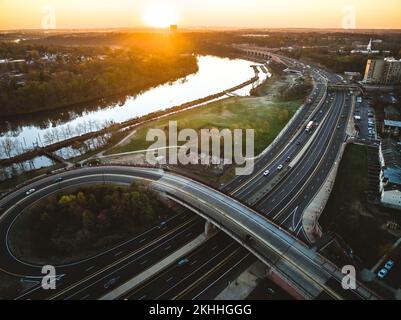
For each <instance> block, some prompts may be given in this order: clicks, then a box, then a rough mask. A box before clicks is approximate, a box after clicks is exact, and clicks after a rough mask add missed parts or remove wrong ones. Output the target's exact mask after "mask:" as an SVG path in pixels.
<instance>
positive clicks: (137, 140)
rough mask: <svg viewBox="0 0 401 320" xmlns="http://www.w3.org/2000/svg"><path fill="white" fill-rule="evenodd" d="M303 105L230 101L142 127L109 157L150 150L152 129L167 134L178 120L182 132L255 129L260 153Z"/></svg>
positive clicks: (244, 99)
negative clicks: (189, 130)
mask: <svg viewBox="0 0 401 320" xmlns="http://www.w3.org/2000/svg"><path fill="white" fill-rule="evenodd" d="M302 103H303V100H295V101H288V102H279V101H277V100H275V99H268V98H267V97H232V98H228V99H225V100H222V101H217V102H214V103H211V104H209V105H205V106H202V107H198V108H196V109H193V110H188V111H185V112H182V113H179V114H176V115H172V116H170V117H168V118H165V119H162V120H158V121H154V122H151V123H149V124H147V125H146V126H142V127H140V128H138V129H137V132H136V134H135V135H134V136H133V138H132V139H131V140H130V141H129V142H128V143H126V144H125V145H122V146H118V147H116V148H114V149H112V150H111V151H110V152H109V154H115V153H122V152H130V151H137V150H144V149H146V148H148V147H149V146H150V145H151V144H152V142H147V141H146V134H147V132H148V130H149V129H151V128H152V129H162V130H164V131H165V132H166V133H167V132H168V122H169V121H177V123H178V130H181V129H184V128H192V129H195V130H196V131H199V130H201V129H213V128H216V129H219V130H222V129H231V130H233V129H243V130H245V129H254V130H255V154H258V153H260V152H261V151H263V150H264V149H265V148H266V147H267V146H268V145H269V144H270V143H271V142H272V141H273V140H274V139H275V137H276V136H277V134H278V133H279V132H280V131H281V130H282V129H283V127H284V126H285V125H286V124H287V122H288V121H289V119H290V118H291V117H292V116H293V115H294V113H295V112H296V110H297V109H298V108H299V106H300V105H301V104H302Z"/></svg>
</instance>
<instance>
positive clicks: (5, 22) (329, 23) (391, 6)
mask: <svg viewBox="0 0 401 320" xmlns="http://www.w3.org/2000/svg"><path fill="white" fill-rule="evenodd" d="M49 23H50V24H49ZM170 23H171V24H175V23H177V24H178V25H179V26H180V27H181V28H188V29H191V28H202V29H206V28H209V29H221V28H223V29H233V28H234V29H335V30H337V29H351V30H398V29H401V2H400V1H398V0H382V1H376V0H337V1H336V2H332V1H328V0H327V1H323V0H281V1H280V2H277V1H273V0H265V1H261V0H247V1H242V0H235V1H229V0H219V1H214V0H204V1H202V2H200V1H195V0H146V1H145V0H134V1H132V0H114V1H110V0H97V1H96V0H86V1H79V0H70V1H68V2H67V1H61V0H36V1H32V2H27V1H24V0H0V30H3V31H7V30H39V29H46V26H50V28H48V29H53V28H55V29H61V30H79V29H138V28H140V29H142V28H146V27H160V28H161V27H166V26H167V25H168V24H170Z"/></svg>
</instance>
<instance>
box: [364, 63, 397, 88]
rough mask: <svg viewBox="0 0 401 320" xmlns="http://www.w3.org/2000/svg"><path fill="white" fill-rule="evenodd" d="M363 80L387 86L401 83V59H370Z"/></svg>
mask: <svg viewBox="0 0 401 320" xmlns="http://www.w3.org/2000/svg"><path fill="white" fill-rule="evenodd" d="M363 82H364V83H366V84H380V85H385V86H388V85H397V84H401V60H396V59H394V58H385V59H384V60H381V59H369V60H368V62H367V64H366V70H365V77H364V79H363Z"/></svg>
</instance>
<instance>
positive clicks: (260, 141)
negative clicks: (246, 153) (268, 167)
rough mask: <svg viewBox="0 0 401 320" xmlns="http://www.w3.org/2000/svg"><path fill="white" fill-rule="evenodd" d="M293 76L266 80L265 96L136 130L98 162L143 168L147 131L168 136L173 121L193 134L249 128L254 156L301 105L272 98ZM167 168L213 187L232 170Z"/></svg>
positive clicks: (223, 103)
mask: <svg viewBox="0 0 401 320" xmlns="http://www.w3.org/2000/svg"><path fill="white" fill-rule="evenodd" d="M295 77H296V76H294V75H285V76H282V77H278V76H277V77H275V78H274V80H273V81H272V80H271V79H268V80H266V82H265V84H264V85H263V86H262V89H263V92H265V93H266V95H264V96H257V97H230V98H227V99H224V100H219V101H215V102H212V103H209V104H207V105H204V106H201V107H198V108H196V109H193V110H187V111H185V112H181V113H179V114H175V115H172V116H169V117H166V118H163V119H160V120H157V121H152V122H149V123H147V124H146V125H143V126H139V127H136V128H135V130H134V131H135V132H134V133H131V137H130V138H128V139H125V141H124V142H123V143H120V144H118V145H117V146H116V147H115V148H112V149H111V150H108V152H106V153H105V155H104V156H102V157H100V160H101V161H102V163H105V164H112V163H115V164H133V165H144V164H145V163H146V159H145V152H144V151H143V150H146V149H147V148H148V147H149V146H150V145H151V144H152V142H147V141H146V134H147V132H148V130H149V129H161V130H164V131H165V132H166V133H168V132H167V131H168V123H169V121H177V123H178V130H180V129H183V128H191V129H194V130H195V131H197V132H199V131H200V130H201V129H218V130H222V129H230V130H233V129H242V130H245V129H253V130H255V155H257V154H259V153H261V152H262V151H263V150H265V148H266V147H267V146H268V145H270V143H272V142H273V141H274V139H275V138H276V137H277V135H278V134H279V133H280V132H281V130H282V129H283V128H284V127H285V126H286V124H287V123H288V121H289V120H290V119H291V118H292V116H293V115H294V114H295V112H296V111H297V110H298V108H299V107H300V106H301V105H302V104H303V102H304V98H302V99H299V98H298V97H297V98H296V99H287V100H283V99H281V98H280V97H278V96H277V95H276V94H277V92H279V91H280V90H279V89H280V88H289V87H291V84H293V83H294V82H295V81H294V80H295V79H294V78H295ZM308 94H309V90H307V91H305V97H306V95H308ZM182 144H183V143H182ZM169 167H170V169H172V170H178V171H180V172H182V173H185V174H188V175H190V176H194V177H196V178H198V179H201V180H202V181H205V182H207V183H209V184H212V185H214V186H216V187H220V185H221V184H222V183H226V182H228V181H229V180H231V179H232V178H233V175H234V173H235V172H234V170H233V169H234V167H233V166H229V165H226V166H224V165H212V166H203V165H187V166H183V165H182V166H180V165H178V166H174V167H172V166H169Z"/></svg>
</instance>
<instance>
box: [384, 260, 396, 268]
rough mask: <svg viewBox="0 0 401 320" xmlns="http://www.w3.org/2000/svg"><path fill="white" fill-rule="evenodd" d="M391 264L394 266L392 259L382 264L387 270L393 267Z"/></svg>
mask: <svg viewBox="0 0 401 320" xmlns="http://www.w3.org/2000/svg"><path fill="white" fill-rule="evenodd" d="M393 266H394V261H393V260H389V261H387V262H386V264H385V265H384V268H386V269H387V270H388V271H390V270H391V269H392V268H393Z"/></svg>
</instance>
